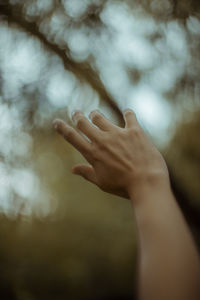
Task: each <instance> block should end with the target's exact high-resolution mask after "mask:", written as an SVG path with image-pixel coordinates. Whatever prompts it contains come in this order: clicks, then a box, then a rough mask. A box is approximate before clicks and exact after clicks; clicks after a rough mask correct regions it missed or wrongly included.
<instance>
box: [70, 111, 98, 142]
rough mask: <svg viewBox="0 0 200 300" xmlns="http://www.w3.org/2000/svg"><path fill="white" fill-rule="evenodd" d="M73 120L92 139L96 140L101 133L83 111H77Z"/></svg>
mask: <svg viewBox="0 0 200 300" xmlns="http://www.w3.org/2000/svg"><path fill="white" fill-rule="evenodd" d="M72 120H73V121H74V122H75V124H76V127H77V129H78V130H80V131H81V132H82V133H84V134H85V135H86V136H87V137H88V138H89V139H90V140H91V141H95V140H96V138H97V136H98V134H99V133H98V130H97V128H95V127H94V126H93V125H92V124H91V123H90V122H89V120H88V119H87V118H86V117H85V116H84V115H83V113H82V112H81V111H76V112H75V113H74V114H73V116H72Z"/></svg>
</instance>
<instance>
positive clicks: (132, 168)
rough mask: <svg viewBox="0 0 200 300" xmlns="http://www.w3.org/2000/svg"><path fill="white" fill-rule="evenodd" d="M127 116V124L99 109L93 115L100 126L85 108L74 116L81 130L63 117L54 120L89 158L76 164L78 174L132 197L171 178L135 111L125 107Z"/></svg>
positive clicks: (63, 132)
mask: <svg viewBox="0 0 200 300" xmlns="http://www.w3.org/2000/svg"><path fill="white" fill-rule="evenodd" d="M123 116H124V120H125V128H121V127H118V126H116V125H114V124H113V123H111V122H110V121H109V120H107V119H106V118H105V117H104V116H103V115H102V114H101V113H100V112H99V111H96V110H95V111H93V112H91V113H90V115H89V117H90V119H91V120H92V123H93V124H95V125H96V127H95V126H94V125H93V124H92V123H90V122H89V120H88V119H87V118H86V117H85V116H84V115H83V113H82V112H81V111H76V112H75V113H74V115H73V117H72V119H73V121H74V122H75V124H76V128H77V129H78V131H79V132H80V133H79V132H78V131H77V130H75V129H74V128H72V127H71V126H69V125H68V124H66V123H65V122H64V121H62V120H58V119H57V120H55V121H54V123H53V124H54V127H55V128H56V130H57V131H58V132H59V133H60V134H61V135H62V136H63V137H64V138H65V139H66V140H67V141H68V142H69V143H70V144H72V145H73V146H74V147H75V148H76V149H77V150H78V151H79V152H80V153H81V154H82V155H83V156H84V157H85V158H86V160H87V161H88V162H89V164H88V165H86V164H79V165H76V166H74V167H73V169H72V172H73V173H74V174H78V175H81V176H82V177H84V178H85V179H87V180H89V181H90V182H92V183H94V184H96V185H97V186H98V187H99V188H100V189H102V190H103V191H105V192H108V193H112V194H115V195H118V196H122V197H125V198H130V194H131V195H132V197H133V194H134V191H135V190H138V189H140V188H142V187H143V186H144V185H148V184H152V183H153V182H154V181H156V180H158V181H159V180H160V179H161V180H162V181H163V179H164V181H165V182H169V177H168V170H167V167H166V164H165V161H164V159H163V157H162V155H161V154H160V152H159V151H158V150H157V149H156V148H155V146H154V145H153V144H152V142H151V141H150V139H149V138H148V136H147V135H146V134H145V132H144V131H143V130H142V128H141V127H140V125H139V123H138V122H137V119H136V115H135V113H134V112H133V111H131V110H125V111H124V113H123ZM81 133H82V134H84V135H85V136H86V137H87V138H88V139H87V138H85V137H84V135H82V134H81Z"/></svg>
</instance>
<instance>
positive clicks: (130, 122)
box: [123, 109, 137, 128]
mask: <svg viewBox="0 0 200 300" xmlns="http://www.w3.org/2000/svg"><path fill="white" fill-rule="evenodd" d="M123 115H124V120H125V127H126V128H127V127H133V126H135V125H136V124H137V118H136V114H135V113H134V111H133V110H131V109H126V110H124V112H123Z"/></svg>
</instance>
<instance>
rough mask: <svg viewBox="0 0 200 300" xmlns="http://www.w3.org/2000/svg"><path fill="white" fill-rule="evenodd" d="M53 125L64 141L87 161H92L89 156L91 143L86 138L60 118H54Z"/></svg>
mask: <svg viewBox="0 0 200 300" xmlns="http://www.w3.org/2000/svg"><path fill="white" fill-rule="evenodd" d="M53 125H54V128H55V129H56V130H57V131H58V133H60V134H61V135H62V136H63V137H64V139H65V140H66V141H68V142H69V143H70V144H71V145H72V146H74V147H75V148H76V149H77V150H78V151H79V152H80V153H81V154H82V155H83V156H84V157H85V158H86V159H87V160H88V162H91V161H92V159H91V157H90V150H91V144H90V143H89V142H88V141H87V140H86V139H84V138H83V137H82V136H81V135H80V134H79V133H78V132H77V131H76V130H75V129H74V128H72V127H71V126H69V125H68V124H66V123H65V122H64V121H62V120H59V119H56V120H55V121H54V122H53Z"/></svg>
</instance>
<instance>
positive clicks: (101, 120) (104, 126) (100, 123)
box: [89, 110, 115, 131]
mask: <svg viewBox="0 0 200 300" xmlns="http://www.w3.org/2000/svg"><path fill="white" fill-rule="evenodd" d="M89 118H90V119H91V121H92V123H93V124H95V125H96V126H97V127H99V129H101V130H103V131H109V130H110V129H112V127H113V126H115V125H114V124H112V123H111V122H110V121H109V120H108V119H106V118H105V117H104V115H103V114H101V113H100V112H99V111H98V110H93V111H92V112H91V113H90V114H89Z"/></svg>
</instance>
